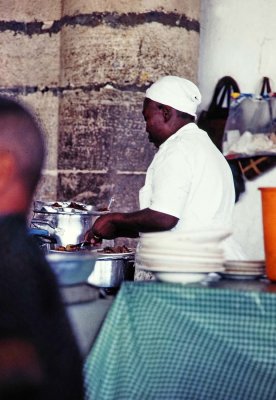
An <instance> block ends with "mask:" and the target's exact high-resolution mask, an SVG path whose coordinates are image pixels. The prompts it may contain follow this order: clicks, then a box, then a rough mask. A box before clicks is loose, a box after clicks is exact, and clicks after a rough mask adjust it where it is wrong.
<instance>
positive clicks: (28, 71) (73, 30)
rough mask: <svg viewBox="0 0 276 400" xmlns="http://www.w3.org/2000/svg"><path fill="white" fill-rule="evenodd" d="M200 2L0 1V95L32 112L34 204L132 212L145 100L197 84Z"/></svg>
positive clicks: (139, 179) (149, 151)
mask: <svg viewBox="0 0 276 400" xmlns="http://www.w3.org/2000/svg"><path fill="white" fill-rule="evenodd" d="M199 6H200V0H170V1H167V0H158V1H157V0H147V1H146V0H131V1H129V0H48V1H47V2H45V1H43V0H12V1H9V2H7V1H4V0H0V66H1V72H2V73H1V81H0V93H5V94H9V95H16V96H19V97H20V98H22V99H23V100H24V101H25V102H27V103H29V104H31V105H32V106H33V107H34V108H35V111H36V112H37V113H38V115H39V116H40V118H41V119H42V122H43V124H44V126H45V130H46V140H47V146H48V157H47V162H46V165H45V170H44V177H43V179H42V181H41V184H40V187H39V190H38V192H37V194H36V198H41V199H44V200H55V199H57V200H71V199H72V200H79V201H83V202H87V203H95V204H100V205H104V204H106V203H107V202H108V200H109V198H110V196H111V195H115V198H116V202H115V205H114V207H115V209H118V210H121V211H129V210H134V209H137V208H138V191H139V189H140V187H141V186H142V185H143V183H144V178H145V171H146V169H147V167H148V165H149V163H150V161H151V159H152V157H153V155H154V152H155V149H154V148H153V147H152V145H151V144H149V143H148V140H147V135H146V133H145V126H144V121H143V118H142V114H141V111H142V103H143V98H144V92H145V90H146V88H147V87H148V86H149V85H150V83H151V82H153V81H155V80H156V79H157V78H159V77H160V76H162V75H166V74H176V75H181V76H184V77H186V78H189V79H192V80H193V81H196V78H197V61H198V50H199Z"/></svg>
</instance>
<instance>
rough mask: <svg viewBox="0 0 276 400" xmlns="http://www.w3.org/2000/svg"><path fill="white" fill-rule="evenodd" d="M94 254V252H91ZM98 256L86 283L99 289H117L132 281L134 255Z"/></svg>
mask: <svg viewBox="0 0 276 400" xmlns="http://www.w3.org/2000/svg"><path fill="white" fill-rule="evenodd" d="M93 252H94V253H95V251H93ZM97 254H98V258H97V261H96V263H95V267H94V269H93V271H92V273H91V274H90V276H89V278H88V283H90V284H92V285H95V286H98V287H101V288H115V289H116V288H119V287H120V286H121V284H122V282H123V281H133V279H134V271H135V268H134V253H118V254H100V253H97Z"/></svg>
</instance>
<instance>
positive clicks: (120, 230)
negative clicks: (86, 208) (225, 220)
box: [85, 98, 194, 244]
mask: <svg viewBox="0 0 276 400" xmlns="http://www.w3.org/2000/svg"><path fill="white" fill-rule="evenodd" d="M143 116H144V119H145V122H146V132H147V133H148V138H149V141H150V142H152V143H153V144H154V145H155V146H156V147H157V148H159V146H161V144H162V143H164V142H165V141H166V140H167V139H168V138H169V137H170V136H172V135H173V134H175V133H176V132H177V131H178V130H179V129H180V128H181V127H182V126H184V125H187V124H188V123H190V122H193V121H194V117H192V116H190V115H188V114H185V113H181V112H179V111H177V110H175V109H174V108H172V107H170V106H167V105H163V104H160V103H157V102H155V101H153V100H150V99H148V98H146V99H145V100H144V104H143ZM177 222H178V218H176V217H174V216H172V215H169V214H165V213H162V212H158V211H154V210H151V209H150V208H145V209H143V210H139V211H135V212H131V213H119V212H115V213H110V214H106V215H103V216H101V217H99V218H98V219H97V220H96V222H95V223H94V225H93V227H92V228H91V229H90V230H89V231H87V232H86V235H85V240H87V241H90V242H91V243H92V244H96V243H97V242H99V241H101V239H115V238H116V237H132V238H134V237H138V236H139V232H160V231H167V230H170V229H172V228H173V227H174V226H175V225H176V224H177Z"/></svg>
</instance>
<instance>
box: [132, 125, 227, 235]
mask: <svg viewBox="0 0 276 400" xmlns="http://www.w3.org/2000/svg"><path fill="white" fill-rule="evenodd" d="M139 201H140V209H144V208H150V209H152V210H155V211H159V212H162V213H165V214H169V215H173V216H175V217H177V218H179V221H178V223H177V224H176V226H175V227H174V228H173V230H174V231H183V232H184V231H190V230H205V229H207V230H209V229H225V230H232V218H233V209H234V204H235V189H234V182H233V176H232V172H231V169H230V167H229V165H228V163H227V161H226V160H225V158H224V156H223V155H222V154H221V152H220V151H219V150H218V149H217V148H216V146H215V145H214V144H213V142H212V141H211V139H210V138H209V136H208V135H207V133H206V132H204V131H203V130H201V129H199V128H198V126H197V125H196V124H195V123H189V124H187V125H185V126H184V127H182V128H181V129H180V130H179V131H177V132H176V133H175V134H174V135H172V136H170V137H169V138H168V139H167V140H166V141H165V142H164V143H163V144H162V145H161V146H160V147H159V150H158V152H157V153H156V155H155V157H154V158H153V161H152V163H151V164H150V166H149V168H148V170H147V174H146V181H145V186H144V187H143V188H142V189H141V190H140V193H139Z"/></svg>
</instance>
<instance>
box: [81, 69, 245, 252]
mask: <svg viewBox="0 0 276 400" xmlns="http://www.w3.org/2000/svg"><path fill="white" fill-rule="evenodd" d="M200 102H201V94H200V92H199V90H198V88H197V86H196V85H194V84H193V83H192V82H191V81H189V80H187V79H184V78H181V77H177V76H166V77H163V78H160V79H159V80H158V81H157V82H155V83H154V84H152V85H151V86H150V88H149V89H148V90H147V91H146V95H145V100H144V105H143V116H144V119H145V122H146V131H147V133H148V136H149V141H150V142H152V143H153V144H154V145H155V146H156V147H157V148H158V152H157V153H156V155H155V156H154V158H153V161H152V163H151V164H150V166H149V168H148V170H147V174H146V181H145V186H144V187H143V188H142V189H141V190H140V193H139V200H140V210H139V211H135V212H130V213H119V212H115V213H110V214H106V215H104V216H101V217H100V218H98V219H97V220H96V222H95V223H94V225H93V227H92V228H91V229H90V230H89V231H88V232H87V233H86V240H89V241H91V243H93V244H96V243H97V242H99V241H101V240H102V239H114V238H116V237H120V236H124V237H138V236H139V234H140V233H143V232H159V231H168V230H173V231H190V230H205V229H206V230H207V229H208V230H209V229H225V230H227V229H231V225H232V213H233V208H234V203H235V190H234V183H233V177H232V173H231V170H230V168H229V166H228V164H227V162H226V160H225V158H224V157H223V155H222V154H221V153H220V151H219V150H218V149H217V148H216V147H215V145H214V144H213V142H212V141H211V139H210V138H209V136H208V135H207V133H206V132H204V131H202V130H201V129H199V128H198V127H197V125H196V124H195V117H196V110H197V107H198V105H199V104H200ZM229 246H230V247H232V249H230V247H229ZM227 248H228V250H227V249H226V250H227V251H228V252H226V257H227V258H233V257H237V255H234V254H233V251H232V250H233V246H232V245H231V243H230V245H228V246H227Z"/></svg>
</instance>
